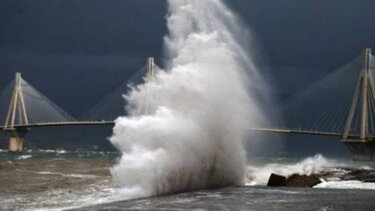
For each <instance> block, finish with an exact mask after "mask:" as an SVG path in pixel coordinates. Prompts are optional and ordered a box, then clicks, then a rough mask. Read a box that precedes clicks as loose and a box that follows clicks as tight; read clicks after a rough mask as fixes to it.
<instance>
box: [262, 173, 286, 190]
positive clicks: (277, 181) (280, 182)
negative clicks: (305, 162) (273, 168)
mask: <svg viewBox="0 0 375 211" xmlns="http://www.w3.org/2000/svg"><path fill="white" fill-rule="evenodd" d="M285 182H286V177H284V176H281V175H278V174H271V176H270V178H269V179H268V183H267V186H270V187H279V186H285Z"/></svg>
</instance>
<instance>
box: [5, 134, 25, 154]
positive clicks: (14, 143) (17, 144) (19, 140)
mask: <svg viewBox="0 0 375 211" xmlns="http://www.w3.org/2000/svg"><path fill="white" fill-rule="evenodd" d="M25 135H26V132H25V131H18V130H14V131H11V132H10V137H9V152H22V151H23V139H24V137H25Z"/></svg>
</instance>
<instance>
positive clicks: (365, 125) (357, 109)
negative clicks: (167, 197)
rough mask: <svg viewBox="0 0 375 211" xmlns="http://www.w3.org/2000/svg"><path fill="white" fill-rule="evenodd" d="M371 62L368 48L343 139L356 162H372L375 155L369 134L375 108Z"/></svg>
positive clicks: (363, 55) (374, 147)
mask: <svg viewBox="0 0 375 211" xmlns="http://www.w3.org/2000/svg"><path fill="white" fill-rule="evenodd" d="M370 62H371V49H370V48H366V49H364V50H363V53H362V61H361V70H360V74H359V77H358V79H357V84H356V88H355V91H354V95H353V98H352V102H351V106H350V110H349V113H348V116H347V120H346V124H345V128H344V131H343V135H342V139H341V140H342V142H343V143H344V144H345V145H346V146H347V147H348V149H349V150H350V151H351V152H352V153H353V159H354V160H372V159H374V155H375V143H374V139H373V136H371V135H370V133H369V120H370V118H371V117H370V114H371V111H373V110H374V108H375V92H374V84H373V82H374V81H373V78H372V74H371V72H370ZM356 120H357V124H356ZM358 123H359V124H358ZM356 131H358V132H356ZM354 133H356V135H354ZM358 134H359V135H358Z"/></svg>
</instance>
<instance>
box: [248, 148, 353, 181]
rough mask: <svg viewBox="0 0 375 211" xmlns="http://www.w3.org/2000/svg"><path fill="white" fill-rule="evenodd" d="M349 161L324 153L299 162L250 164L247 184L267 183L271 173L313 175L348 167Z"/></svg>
mask: <svg viewBox="0 0 375 211" xmlns="http://www.w3.org/2000/svg"><path fill="white" fill-rule="evenodd" d="M346 166H350V165H349V164H348V163H343V162H339V161H336V160H332V159H327V158H325V157H323V156H322V155H319V154H318V155H315V156H314V157H308V158H305V159H303V160H302V161H300V162H297V163H288V164H281V163H270V164H267V165H264V166H255V165H249V166H248V167H247V173H246V184H247V185H266V184H267V182H268V179H269V177H270V175H271V173H274V174H278V175H283V176H286V177H288V176H290V175H292V174H301V175H311V174H316V173H319V172H321V171H322V170H324V169H327V168H330V169H333V168H336V167H346Z"/></svg>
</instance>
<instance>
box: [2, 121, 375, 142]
mask: <svg viewBox="0 0 375 211" xmlns="http://www.w3.org/2000/svg"><path fill="white" fill-rule="evenodd" d="M114 124H115V122H114V121H106V120H97V121H70V122H39V123H31V124H27V125H26V124H25V125H23V124H18V125H14V128H13V129H9V130H17V129H24V128H40V127H60V126H95V125H114ZM0 130H4V126H0ZM250 130H252V131H257V132H273V133H285V134H305V135H318V136H332V137H342V136H343V134H342V133H337V132H324V131H310V130H300V129H279V128H250ZM358 137H359V135H354V134H350V135H349V138H350V139H356V138H358ZM369 138H371V139H375V136H370V137H369Z"/></svg>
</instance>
